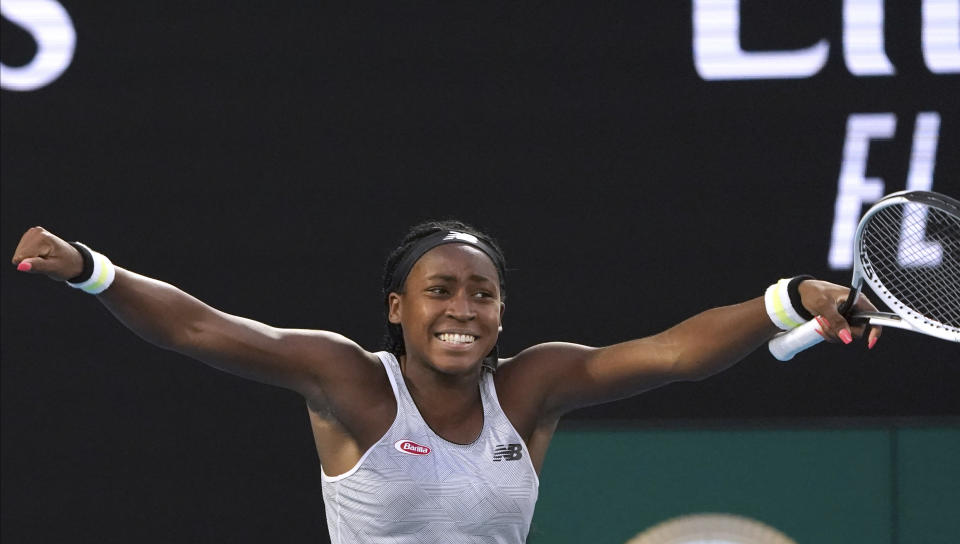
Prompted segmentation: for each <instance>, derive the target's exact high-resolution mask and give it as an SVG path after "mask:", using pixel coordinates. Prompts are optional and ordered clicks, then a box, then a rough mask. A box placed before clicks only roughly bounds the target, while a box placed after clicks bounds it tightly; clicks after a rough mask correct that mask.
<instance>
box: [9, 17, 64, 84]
mask: <svg viewBox="0 0 960 544" xmlns="http://www.w3.org/2000/svg"><path fill="white" fill-rule="evenodd" d="M0 13H2V15H3V17H4V18H5V19H8V20H9V21H10V22H12V23H14V24H16V25H17V26H19V27H21V28H23V29H24V30H26V31H27V32H29V33H30V35H31V36H33V39H34V40H35V41H36V42H37V54H36V55H35V56H34V57H33V59H32V60H31V61H30V62H29V63H27V64H26V65H24V66H7V65H6V64H3V63H0V86H2V87H3V88H4V89H7V90H10V91H32V90H35V89H39V88H40V87H43V86H46V85H49V84H50V83H52V82H53V81H55V80H56V79H57V78H58V77H60V75H61V74H63V72H64V71H65V70H66V69H67V68H68V67H69V66H70V63H71V62H72V61H73V50H74V47H75V45H76V41H77V33H76V31H75V30H74V28H73V22H72V21H71V20H70V15H69V14H68V13H67V10H65V9H64V8H63V6H61V5H60V3H58V2H56V1H55V0H0Z"/></svg>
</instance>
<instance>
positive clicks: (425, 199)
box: [0, 1, 960, 542]
mask: <svg viewBox="0 0 960 544" xmlns="http://www.w3.org/2000/svg"><path fill="white" fill-rule="evenodd" d="M62 3H63V5H64V7H65V8H66V9H67V11H68V12H69V14H70V16H71V18H72V20H73V23H74V26H75V28H76V31H77V46H76V53H75V57H74V59H73V62H72V64H71V65H70V67H69V69H67V71H66V72H65V73H64V74H63V75H62V76H61V77H60V78H59V79H57V80H56V81H54V82H53V83H52V84H50V85H49V86H46V87H44V88H41V89H39V90H35V91H31V92H12V91H6V90H4V91H3V92H2V145H0V158H2V162H0V173H2V187H0V188H2V225H3V226H2V228H3V233H2V234H3V236H2V240H0V244H2V251H3V253H4V254H6V255H12V254H13V250H14V248H15V247H16V243H17V241H18V239H19V236H20V234H21V233H22V232H23V231H24V230H25V229H26V228H28V227H30V226H33V225H43V226H44V227H46V228H48V229H49V230H52V231H53V232H55V233H57V234H59V235H62V236H63V237H65V238H67V239H79V240H82V241H84V242H86V243H87V244H89V245H90V246H92V247H94V248H96V249H99V250H101V251H103V252H104V253H105V254H107V255H108V256H110V258H111V259H112V260H113V261H114V262H115V263H117V264H118V265H120V266H123V267H127V268H130V269H132V270H135V271H138V272H141V273H144V274H146V275H149V276H152V277H156V278H160V279H163V280H166V281H169V282H171V283H173V284H175V285H178V286H179V287H181V288H183V289H185V290H186V291H188V292H190V293H192V294H194V295H196V296H198V297H199V298H201V299H203V300H205V301H206V302H208V303H210V304H212V305H214V306H217V307H218V308H220V309H223V310H225V311H228V312H231V313H236V314H240V315H244V316H247V317H251V318H254V319H257V320H260V321H264V322H267V323H269V324H272V325H278V326H291V327H306V328H322V329H329V330H334V331H337V332H341V333H343V334H345V335H346V336H348V337H350V338H353V339H354V340H356V341H358V342H359V343H360V344H361V345H363V346H365V347H367V348H368V349H371V350H375V349H379V347H380V338H381V335H382V332H383V325H382V323H383V314H382V309H381V300H380V296H379V284H380V273H381V267H382V261H383V259H384V258H385V256H386V254H387V253H388V252H389V251H390V250H391V249H392V248H393V247H394V246H395V245H396V243H397V241H398V240H399V238H400V237H401V236H402V234H403V232H404V231H405V230H406V228H407V227H408V226H410V225H411V224H413V223H416V222H419V221H421V220H424V219H430V218H449V217H456V218H461V219H463V220H465V221H467V222H470V223H473V224H476V225H477V226H479V227H481V228H484V229H487V230H489V231H490V232H491V233H492V234H493V235H494V236H496V237H497V238H498V240H499V241H500V242H501V244H502V245H503V246H504V248H505V250H506V252H507V259H508V265H509V268H510V272H509V275H508V278H507V291H508V300H507V306H508V310H507V313H506V316H505V323H504V327H505V331H504V334H503V336H502V340H501V345H502V351H503V353H504V354H506V355H512V354H514V353H516V352H517V351H519V350H520V349H523V348H524V347H526V346H529V345H531V344H534V343H538V342H542V341H549V340H566V341H573V342H580V343H585V344H591V345H603V344H609V343H613V342H617V341H620V340H625V339H629V338H633V337H639V336H644V335H647V334H651V333H654V332H657V331H660V330H662V329H664V328H666V327H668V326H670V325H672V324H673V323H676V322H677V321H679V320H681V319H683V318H685V317H687V316H689V315H692V314H693V313H696V312H698V311H700V310H703V309H706V308H709V307H712V306H716V305H721V304H726V303H733V302H738V301H741V300H745V299H748V298H752V297H755V296H759V295H761V294H762V292H763V289H764V288H765V287H766V286H767V285H768V284H769V283H771V282H772V281H774V280H776V279H777V278H779V277H783V276H789V275H793V274H797V273H811V274H814V275H817V276H818V277H822V278H825V279H831V280H834V281H838V282H844V281H847V280H848V279H849V272H848V271H831V270H829V269H828V267H827V260H826V259H827V249H828V246H829V243H830V226H831V222H832V220H833V206H834V201H835V199H836V195H837V179H838V174H839V169H840V164H841V159H842V151H843V144H844V138H845V133H846V122H847V119H848V117H849V116H850V115H851V114H853V113H869V112H892V113H894V114H895V115H896V116H897V121H898V123H897V131H896V135H895V137H894V138H893V139H890V140H886V141H876V142H874V143H872V144H871V147H870V159H869V163H868V172H867V174H868V175H870V176H876V177H880V178H883V179H884V180H885V182H886V191H885V192H892V191H896V190H901V189H903V188H904V186H905V179H906V173H907V169H908V166H909V158H910V150H911V145H912V136H913V125H914V121H915V117H916V114H917V113H918V112H924V111H935V112H938V113H939V114H940V117H941V126H940V132H939V147H938V154H937V157H936V170H935V172H934V190H937V191H940V192H944V193H947V194H951V195H953V196H954V197H956V196H958V194H960V182H958V173H960V160H958V158H957V153H956V149H960V128H958V123H960V116H958V113H960V106H958V103H960V101H958V100H957V96H958V95H960V85H958V83H960V76H958V75H956V74H948V75H934V74H931V73H930V72H929V71H928V70H927V69H926V67H925V65H924V63H923V57H922V54H921V48H920V7H919V3H913V2H887V5H886V16H887V23H886V27H885V36H886V51H887V53H888V56H889V58H890V60H891V62H892V63H893V64H894V65H895V66H896V69H897V74H896V75H893V76H882V77H857V76H854V75H851V74H850V72H849V71H848V70H847V68H846V66H845V64H844V60H843V55H842V47H841V28H842V17H841V11H842V7H841V5H840V3H839V2H825V1H824V2H787V3H778V4H777V5H775V6H774V5H772V4H770V3H763V2H750V1H744V2H743V6H742V21H743V26H742V28H741V40H742V43H743V45H744V47H745V48H747V49H762V50H776V49H796V48H801V47H806V46H809V45H811V44H812V43H814V42H816V41H817V40H819V39H821V38H826V39H827V40H828V41H829V42H830V44H831V49H830V51H831V52H830V58H829V60H828V62H827V64H826V66H825V67H824V69H823V70H822V71H821V72H819V73H818V74H817V75H815V76H813V77H811V78H807V79H789V80H750V81H704V80H702V79H701V78H700V77H698V75H697V73H696V71H695V69H694V64H693V58H692V51H691V41H692V27H691V6H690V4H689V3H681V2H674V1H663V2H605V3H602V4H595V3H574V2H563V3H537V4H532V3H529V4H528V3H512V2H507V3H490V2H483V3H465V4H454V5H450V4H448V3H391V2H383V3H372V4H364V5H362V6H348V7H347V6H336V7H331V6H319V5H317V4H316V3H312V2H292V3H291V2H285V3H278V4H275V5H266V4H264V5H254V4H249V5H248V4H243V3H232V4H231V3H226V4H224V3H220V2H209V1H203V2H191V3H180V4H171V3H166V2H163V3H162V2H132V3H131V2H87V3H84V2H76V1H64V2H62ZM2 25H3V26H2V40H3V41H2V46H3V49H2V56H3V62H4V64H7V65H19V64H25V63H26V62H28V61H29V60H30V59H31V58H32V57H33V54H34V52H35V51H36V45H35V44H34V43H33V41H32V38H31V36H30V34H29V33H27V32H25V31H24V30H23V29H21V28H20V27H18V26H16V25H14V24H13V23H11V22H9V21H8V20H7V19H3V21H2ZM2 274H3V276H2V280H3V283H2V334H3V339H2V359H3V362H2V372H3V375H2V378H3V383H2V393H3V400H2V406H3V412H2V434H3V436H2V438H3V445H2V454H3V478H2V485H3V537H4V539H5V540H6V539H8V538H9V540H10V541H11V542H52V541H72V542H94V541H96V542H131V541H157V542H160V541H164V542H184V541H201V540H207V541H215V542H220V541H234V542H265V541H273V542H307V541H311V542H313V541H322V540H323V539H324V538H325V536H324V535H325V528H324V521H323V505H322V501H321V496H320V485H319V474H320V468H319V464H318V463H317V461H316V455H315V453H314V451H313V445H312V438H311V436H310V432H309V427H308V422H307V417H306V411H305V409H304V406H303V402H302V401H301V400H300V399H299V398H298V397H297V396H296V395H294V394H293V393H289V392H286V391H283V390H278V389H273V388H270V387H267V386H262V385H259V384H255V383H251V382H246V381H244V380H241V379H239V378H236V377H232V376H229V375H225V374H222V373H219V372H217V371H215V370H212V369H209V368H207V367H205V366H203V365H200V364H197V363H194V362H192V361H190V360H188V359H186V358H184V357H181V356H179V355H176V354H172V353H169V352H164V351H161V350H158V349H156V348H154V347H152V346H149V345H147V344H145V343H143V342H142V341H140V340H139V339H137V338H136V337H135V336H134V335H132V334H130V333H128V332H127V331H125V330H124V329H123V327H122V326H121V325H119V324H118V323H116V322H115V321H113V320H112V319H111V318H110V317H109V314H108V313H107V312H106V310H105V309H103V308H102V307H100V306H99V305H98V304H97V303H96V301H95V300H94V299H92V298H91V297H88V296H85V295H83V294H81V293H78V292H74V291H72V290H69V289H66V288H65V287H63V286H60V285H55V284H53V283H51V282H49V281H47V280H43V279H40V278H31V277H26V276H24V275H21V274H18V273H17V272H16V271H15V269H14V268H13V267H12V266H8V267H6V268H4V269H3V272H2ZM958 355H960V350H958V349H957V347H956V346H955V345H951V344H948V343H946V342H942V341H938V340H931V339H929V338H927V337H923V336H919V335H911V334H909V333H903V332H901V331H895V330H891V331H887V332H886V334H885V335H884V337H883V339H882V340H881V341H880V343H879V344H878V346H877V348H876V349H875V350H874V351H872V352H870V353H867V352H866V350H865V349H864V348H863V346H861V345H858V346H855V347H845V346H833V345H830V346H821V347H818V348H817V349H815V350H812V351H810V352H807V353H804V354H801V355H799V356H798V357H797V358H796V359H795V361H794V362H792V363H790V364H781V363H778V362H776V361H775V360H773V359H772V357H770V355H769V354H768V353H767V352H766V351H765V350H761V351H758V352H757V353H755V354H754V355H752V356H750V357H748V358H747V359H746V360H744V361H743V362H742V363H740V364H739V365H738V366H736V367H734V368H733V369H730V370H728V371H727V372H725V373H723V374H721V375H719V376H716V377H714V378H711V379H709V380H707V381H704V382H699V383H693V384H677V385H672V386H669V387H665V388H663V389H661V390H658V391H654V392H650V393H647V394H644V395H642V396H640V397H638V398H634V399H630V400H627V401H623V402H619V403H616V404H610V405H606V406H600V407H595V408H592V409H588V410H584V411H581V412H577V413H574V414H571V415H570V416H568V418H569V420H570V421H572V422H576V423H577V424H582V423H585V422H591V421H600V422H604V423H605V424H611V423H618V424H630V425H636V424H639V425H671V422H676V423H677V424H685V425H686V424H689V423H690V422H691V421H693V422H694V423H695V424H696V422H702V423H704V424H706V423H708V422H709V423H710V424H713V423H715V422H717V421H719V422H721V423H723V422H727V423H730V424H742V423H743V422H747V423H750V422H760V423H762V422H764V421H770V420H777V421H783V420H786V421H805V422H809V421H811V420H813V421H817V420H822V421H828V420H827V419H824V418H830V419H829V421H836V418H872V417H885V418H888V417H896V418H899V417H935V418H942V417H952V416H960V385H958V384H960V364H958V359H960V357H958ZM561 428H563V424H561Z"/></svg>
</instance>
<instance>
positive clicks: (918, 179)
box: [897, 112, 943, 267]
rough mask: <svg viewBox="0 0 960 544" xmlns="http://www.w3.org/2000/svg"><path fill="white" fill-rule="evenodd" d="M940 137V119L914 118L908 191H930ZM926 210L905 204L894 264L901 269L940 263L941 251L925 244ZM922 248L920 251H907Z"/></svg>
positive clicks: (935, 116) (933, 116)
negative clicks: (914, 125) (901, 267)
mask: <svg viewBox="0 0 960 544" xmlns="http://www.w3.org/2000/svg"><path fill="white" fill-rule="evenodd" d="M939 134H940V115H939V114H937V113H936V112H923V113H920V114H918V115H917V125H916V128H914V130H913V151H912V152H911V153H910V171H909V172H907V190H910V191H929V190H930V189H932V188H933V167H934V164H935V161H936V158H937V140H938V139H939ZM927 213H928V209H927V207H926V206H918V205H913V204H907V205H906V206H905V207H904V210H903V223H902V224H901V226H900V246H899V248H898V251H897V261H899V263H900V266H903V267H920V266H937V265H939V264H940V262H941V261H942V260H943V247H941V246H940V244H939V243H937V242H928V241H927V240H925V238H926V233H927ZM909 247H913V248H918V247H922V248H923V250H922V251H917V250H916V249H914V250H913V251H907V248H909Z"/></svg>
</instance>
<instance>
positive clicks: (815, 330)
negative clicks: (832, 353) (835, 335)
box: [813, 329, 827, 340]
mask: <svg viewBox="0 0 960 544" xmlns="http://www.w3.org/2000/svg"><path fill="white" fill-rule="evenodd" d="M813 332H815V333H817V334H819V335H820V337H821V338H823V339H824V340H826V339H827V337H826V336H824V335H823V333H822V332H820V329H813Z"/></svg>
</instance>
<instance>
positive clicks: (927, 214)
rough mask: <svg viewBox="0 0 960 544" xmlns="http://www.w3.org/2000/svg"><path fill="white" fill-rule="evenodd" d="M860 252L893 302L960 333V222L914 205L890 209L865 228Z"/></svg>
mask: <svg viewBox="0 0 960 544" xmlns="http://www.w3.org/2000/svg"><path fill="white" fill-rule="evenodd" d="M860 249H861V251H862V253H863V257H864V258H863V260H864V265H865V268H866V265H867V264H869V268H871V269H872V270H873V273H875V274H876V275H877V279H878V281H879V283H880V284H882V285H883V286H884V287H885V288H886V289H887V290H888V291H889V292H890V294H891V295H892V296H893V297H894V298H895V299H897V300H898V301H900V303H902V304H903V305H904V306H906V307H907V308H908V309H910V310H911V311H913V312H914V313H917V314H920V315H921V316H923V318H925V319H926V320H927V321H932V322H936V323H939V324H942V325H946V326H948V327H952V328H955V329H960V218H958V217H957V216H956V215H953V214H950V213H948V212H945V211H943V210H940V209H938V208H929V207H927V206H924V205H921V204H916V203H907V204H900V205H896V206H888V207H886V208H884V209H881V210H879V211H878V212H877V213H876V214H874V216H873V217H872V218H871V219H870V220H869V222H868V224H867V225H866V226H865V228H864V231H863V234H862V239H861V247H860ZM868 275H869V273H868ZM891 309H894V308H891Z"/></svg>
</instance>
